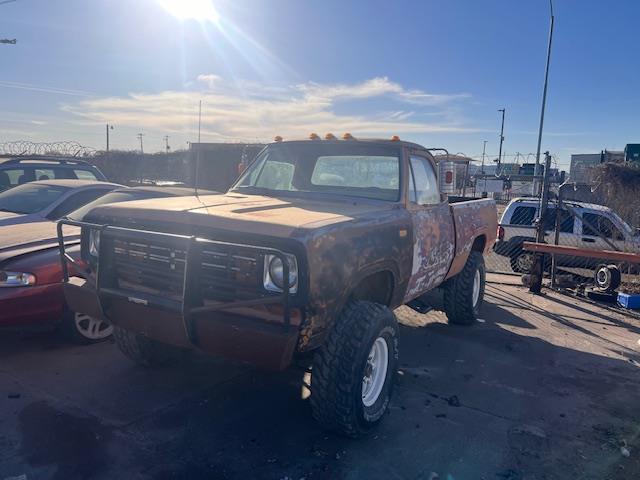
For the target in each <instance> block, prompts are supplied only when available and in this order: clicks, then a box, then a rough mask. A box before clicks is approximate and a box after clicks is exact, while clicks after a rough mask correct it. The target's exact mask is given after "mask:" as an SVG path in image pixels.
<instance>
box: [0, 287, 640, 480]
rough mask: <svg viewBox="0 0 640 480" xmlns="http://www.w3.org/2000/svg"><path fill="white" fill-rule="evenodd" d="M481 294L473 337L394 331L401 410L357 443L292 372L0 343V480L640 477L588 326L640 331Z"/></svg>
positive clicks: (620, 386)
mask: <svg viewBox="0 0 640 480" xmlns="http://www.w3.org/2000/svg"><path fill="white" fill-rule="evenodd" d="M487 298H488V302H489V303H488V304H487V305H486V306H485V309H484V311H483V314H482V320H484V322H483V323H478V324H477V325H475V326H473V327H471V328H464V327H453V326H449V325H447V324H445V323H444V322H443V320H442V317H441V316H438V315H429V316H426V317H425V318H422V320H423V323H425V325H424V326H423V327H420V328H417V327H407V326H403V327H401V338H400V344H401V369H400V374H399V376H398V381H397V385H396V392H395V397H394V400H393V402H392V404H391V406H390V408H389V411H388V414H387V415H386V418H385V419H384V421H383V422H382V424H381V425H380V426H379V428H377V429H376V430H375V431H373V432H372V433H371V435H370V436H369V437H367V438H364V439H361V440H355V441H354V440H347V439H343V438H340V437H337V436H335V435H333V434H330V433H327V432H325V431H323V430H322V429H320V428H319V427H318V426H317V425H316V424H315V423H314V422H313V420H312V419H311V414H310V411H309V405H308V401H304V400H302V399H301V386H300V379H301V376H302V372H301V371H296V370H291V371H288V372H285V373H280V374H265V373H262V372H257V371H255V370H252V369H248V368H245V367H239V366H230V365H229V364H226V363H222V362H217V361H212V360H209V359H203V358H199V357H196V358H193V359H191V360H190V361H189V362H187V363H186V364H184V365H181V366H179V367H175V368H168V369H165V370H161V371H156V372H147V371H144V370H142V369H140V368H138V367H135V366H133V365H131V364H130V363H128V362H127V361H126V359H123V358H122V357H121V355H120V354H119V352H117V351H116V349H115V348H114V347H113V345H109V344H104V345H99V346H95V347H89V348H78V347H70V346H68V345H67V346H64V345H60V344H56V343H55V342H54V344H51V343H50V342H51V340H49V339H47V338H46V337H36V338H31V339H29V340H26V341H25V342H24V343H22V344H20V343H16V342H13V343H12V344H11V345H5V344H6V342H4V343H3V341H0V348H2V349H3V350H2V351H3V353H0V358H2V366H0V387H1V388H2V391H3V392H6V395H4V396H3V398H2V399H0V432H2V433H0V478H5V477H8V476H15V475H19V474H22V473H26V474H27V475H28V478H54V479H63V478H64V479H72V478H116V477H121V478H141V479H147V478H154V479H156V478H157V479H165V478H166V479H182V478H184V479H196V478H214V479H217V478H221V479H225V478H228V479H236V478H241V479H246V478H252V479H253V478H258V479H262V478H264V479H283V478H289V479H296V480H297V479H301V478H305V479H316V478H318V479H342V478H344V479H378V478H379V479H395V478H398V479H433V478H442V479H445V478H451V479H455V480H458V479H487V480H489V479H503V480H504V479H507V480H516V479H522V480H525V479H550V478H581V479H598V480H601V479H604V478H610V479H631V478H640V443H639V441H638V433H639V423H638V419H640V405H639V404H638V402H637V399H638V398H640V383H639V382H638V374H639V372H640V370H639V369H638V367H637V366H636V365H635V364H634V363H633V362H631V361H629V358H631V357H629V355H631V354H632V353H633V352H628V351H626V352H625V355H626V356H627V359H625V358H623V356H620V355H618V357H617V358H614V357H612V356H611V355H610V349H611V348H612V347H611V339H607V338H606V335H607V332H609V329H608V330H606V331H603V332H605V333H602V334H600V335H598V336H596V335H595V334H594V333H593V331H592V330H590V329H589V328H587V327H585V326H584V325H585V324H588V323H585V322H602V323H604V324H606V325H607V326H608V327H609V328H610V329H611V330H620V331H623V332H624V333H625V334H627V335H631V334H635V333H637V330H636V329H637V325H635V324H633V322H630V324H629V325H627V324H626V322H624V321H622V320H620V319H615V320H612V319H610V318H607V317H606V314H604V313H601V312H595V314H594V312H591V311H587V312H586V313H585V312H584V311H581V310H584V309H585V308H586V309H587V310H588V308H587V307H584V305H582V306H581V305H572V304H569V305H562V303H563V302H564V303H567V302H566V301H564V300H562V301H559V300H557V299H547V300H548V304H549V305H551V307H549V308H547V307H545V308H542V307H540V306H539V305H534V304H532V302H531V301H529V300H528V299H527V297H526V295H524V294H522V292H521V290H518V289H516V288H514V287H510V289H507V290H504V291H502V292H499V291H498V289H496V288H493V289H489V291H488V297H487ZM556 303H557V304H558V305H556ZM556 307H562V309H561V312H562V313H557V311H556V310H557V309H556ZM566 309H570V312H569V313H567V312H566V311H565V310H566ZM586 314H588V315H586ZM403 315H407V312H406V311H403V312H400V316H401V317H402V316H403ZM411 315H415V314H411ZM592 326H599V323H593V324H592ZM565 334H566V335H565ZM603 337H604V338H603ZM563 342H564V343H563ZM581 342H587V343H588V344H589V349H588V350H589V351H584V350H585V349H582V348H580V347H579V345H581ZM5 347H6V348H5ZM56 372H57V373H58V374H57V375H56ZM52 377H53V380H52ZM10 394H14V398H9V395H10ZM16 394H19V395H20V396H19V397H18V398H15V395H16ZM621 447H624V448H626V449H627V450H628V451H629V453H630V456H629V457H625V456H624V455H623V454H622V451H623V450H621ZM434 474H437V475H438V477H435V476H434Z"/></svg>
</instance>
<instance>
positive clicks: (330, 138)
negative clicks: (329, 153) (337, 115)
mask: <svg viewBox="0 0 640 480" xmlns="http://www.w3.org/2000/svg"><path fill="white" fill-rule="evenodd" d="M324 139H325V140H335V139H336V136H335V135H334V134H333V133H327V134H326V135H325V136H324Z"/></svg>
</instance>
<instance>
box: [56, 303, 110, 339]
mask: <svg viewBox="0 0 640 480" xmlns="http://www.w3.org/2000/svg"><path fill="white" fill-rule="evenodd" d="M62 329H63V330H64V333H65V334H66V335H67V337H68V338H69V339H70V340H71V341H73V342H75V343H79V344H83V345H87V344H91V343H98V342H102V341H104V340H106V339H107V338H109V337H110V336H111V334H112V333H113V327H112V326H111V324H110V323H109V322H106V321H104V320H100V319H99V318H95V317H91V316H89V315H87V314H85V313H80V312H72V311H70V310H67V311H66V312H65V313H64V316H63V318H62Z"/></svg>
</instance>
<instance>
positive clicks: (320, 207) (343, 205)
mask: <svg viewBox="0 0 640 480" xmlns="http://www.w3.org/2000/svg"><path fill="white" fill-rule="evenodd" d="M394 205H395V204H393V203H390V202H383V201H371V200H367V199H359V198H349V199H348V200H346V199H345V197H341V198H340V199H331V200H330V201H327V200H325V199H322V200H318V199H306V198H305V199H301V198H292V197H279V198H275V197H265V196H261V195H246V194H241V193H227V194H221V195H206V196H200V197H195V196H192V197H172V198H162V199H148V200H136V201H133V202H123V203H117V204H110V205H104V206H99V207H97V208H96V209H94V210H92V211H91V212H90V213H89V215H87V217H88V218H91V219H96V220H95V221H98V222H99V223H102V222H106V223H110V222H112V221H113V222H115V223H116V224H117V223H119V222H118V219H126V220H128V221H129V222H133V223H136V224H139V225H141V227H143V226H144V224H145V223H150V224H154V223H172V224H184V225H193V226H201V227H209V228H219V229H223V230H231V231H240V232H247V233H262V234H265V235H273V236H278V237H289V236H291V234H292V233H293V232H294V231H296V230H298V229H315V228H319V227H323V226H326V225H331V224H334V223H342V222H348V221H352V220H354V219H356V218H357V217H358V216H362V215H365V214H367V213H370V212H374V211H381V210H389V209H391V208H393V207H394Z"/></svg>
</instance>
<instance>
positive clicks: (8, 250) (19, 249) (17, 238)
mask: <svg viewBox="0 0 640 480" xmlns="http://www.w3.org/2000/svg"><path fill="white" fill-rule="evenodd" d="M64 233H65V239H66V240H67V241H68V242H73V241H78V240H79V238H80V229H79V228H78V227H71V226H66V227H65V228H64ZM57 245H58V235H57V230H56V224H55V223H54V222H50V221H48V220H47V221H43V222H33V223H29V224H18V225H4V226H0V262H1V261H4V260H7V259H9V258H14V257H17V256H18V255H24V254H25V253H31V252H35V251H38V250H44V249H47V248H53V247H55V246H57Z"/></svg>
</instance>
